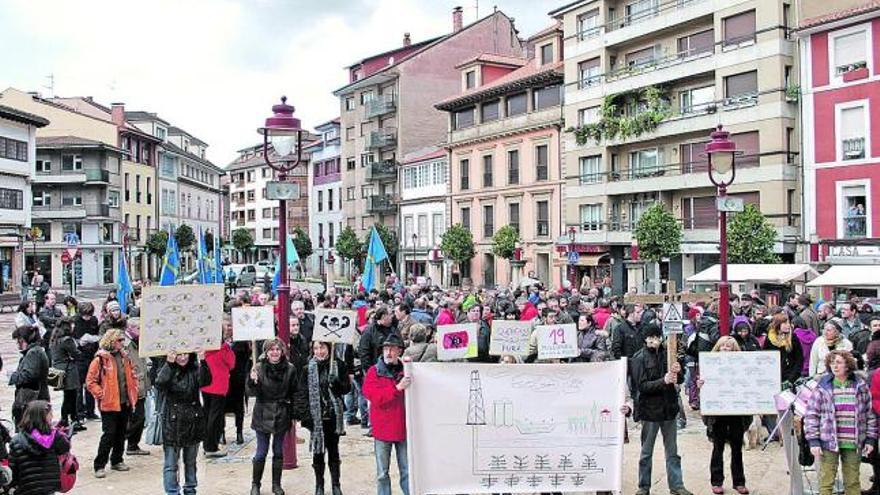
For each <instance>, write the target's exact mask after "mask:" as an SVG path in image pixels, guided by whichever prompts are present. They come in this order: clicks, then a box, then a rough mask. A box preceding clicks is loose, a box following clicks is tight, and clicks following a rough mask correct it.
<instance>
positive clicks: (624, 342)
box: [606, 304, 645, 359]
mask: <svg viewBox="0 0 880 495" xmlns="http://www.w3.org/2000/svg"><path fill="white" fill-rule="evenodd" d="M619 314H620V316H621V320H620V321H619V322H618V323H617V324H616V325H615V324H614V323H611V322H612V321H613V319H609V320H608V323H606V324H610V325H612V328H613V331H612V333H611V355H612V356H614V359H620V358H622V357H626V358H627V359H631V358H632V357H633V356H635V355H636V353H637V352H638V351H639V349H641V348H642V346H643V345H644V342H645V341H644V339H643V338H642V335H641V334H640V333H639V331H638V328H637V327H638V322H639V321H640V319H641V317H642V314H641V312H639V311H637V309H636V306H635V305H633V304H627V305H626V306H624V307H623V308H621V309H620V311H619Z"/></svg>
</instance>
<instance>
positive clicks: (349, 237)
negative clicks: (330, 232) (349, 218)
mask: <svg viewBox="0 0 880 495" xmlns="http://www.w3.org/2000/svg"><path fill="white" fill-rule="evenodd" d="M336 253H337V254H339V256H341V257H342V259H344V260H359V259H361V258H362V257H363V254H364V245H363V243H362V242H361V241H360V240H359V239H358V238H357V234H355V233H354V229H353V228H351V227H349V226H348V225H346V226H345V228H344V229H342V232H340V233H339V237H337V238H336Z"/></svg>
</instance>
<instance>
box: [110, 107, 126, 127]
mask: <svg viewBox="0 0 880 495" xmlns="http://www.w3.org/2000/svg"><path fill="white" fill-rule="evenodd" d="M110 118H111V120H112V121H113V123H114V124H116V127H122V126H123V125H125V103H111V104H110Z"/></svg>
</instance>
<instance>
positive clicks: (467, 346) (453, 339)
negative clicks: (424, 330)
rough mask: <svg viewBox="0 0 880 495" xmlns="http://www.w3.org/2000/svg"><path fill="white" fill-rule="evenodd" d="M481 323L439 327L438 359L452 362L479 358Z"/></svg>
mask: <svg viewBox="0 0 880 495" xmlns="http://www.w3.org/2000/svg"><path fill="white" fill-rule="evenodd" d="M479 329H480V325H479V323H463V324H460V325H440V326H438V327H437V359H439V360H440V361H451V360H453V359H467V358H472V357H477V332H478V331H479Z"/></svg>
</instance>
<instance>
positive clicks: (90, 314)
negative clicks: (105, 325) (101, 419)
mask: <svg viewBox="0 0 880 495" xmlns="http://www.w3.org/2000/svg"><path fill="white" fill-rule="evenodd" d="M77 309H78V312H77V315H76V317H75V318H74V320H73V338H75V339H76V341H77V344H79V358H78V359H77V361H76V367H77V370H78V371H79V376H80V378H82V382H85V376H86V374H87V373H88V372H89V364H91V362H92V360H93V359H95V354H97V352H98V341H99V340H100V337H99V336H98V318H96V317H95V305H94V304H92V303H90V302H83V303H79V307H78V308H77ZM76 411H77V418H78V419H79V421H80V422H82V421H85V420H87V419H98V415H97V414H95V398H94V397H93V396H92V394H90V393H89V391H88V390H86V389H85V387H84V386H83V384H82V383H80V387H79V390H78V391H77V396H76Z"/></svg>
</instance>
